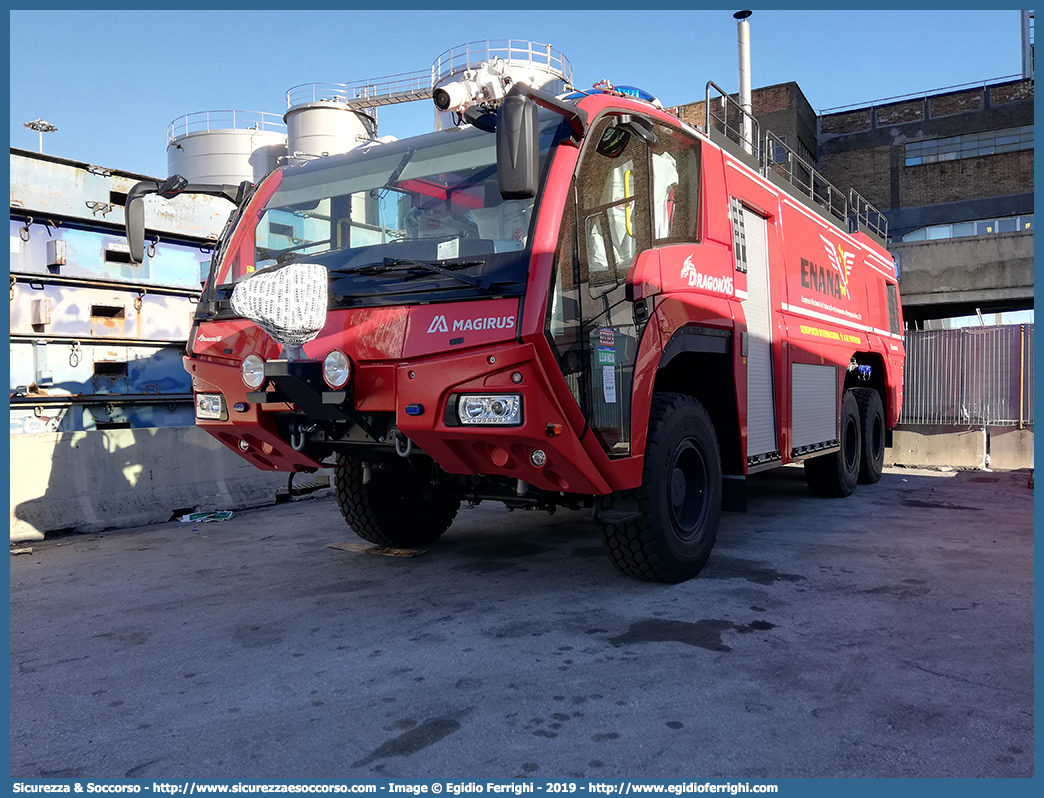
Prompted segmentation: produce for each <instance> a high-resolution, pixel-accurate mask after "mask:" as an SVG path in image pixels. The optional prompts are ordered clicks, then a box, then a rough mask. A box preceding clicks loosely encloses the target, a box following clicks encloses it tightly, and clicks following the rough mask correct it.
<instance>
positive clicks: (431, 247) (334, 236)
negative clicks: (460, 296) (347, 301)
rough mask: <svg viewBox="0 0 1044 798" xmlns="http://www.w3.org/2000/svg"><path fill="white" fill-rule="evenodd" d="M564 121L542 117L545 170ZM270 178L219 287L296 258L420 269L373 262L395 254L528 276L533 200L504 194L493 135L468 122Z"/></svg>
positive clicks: (342, 270)
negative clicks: (272, 186) (269, 186)
mask: <svg viewBox="0 0 1044 798" xmlns="http://www.w3.org/2000/svg"><path fill="white" fill-rule="evenodd" d="M561 122H562V120H561V117H558V116H549V117H548V118H546V119H543V118H542V119H541V123H540V163H541V174H543V169H544V166H545V164H546V160H547V156H548V153H549V152H550V149H551V147H552V145H553V144H554V143H555V142H556V140H557V135H558V131H559V129H560V128H561V127H562V124H561ZM268 179H269V180H278V185H277V187H276V189H275V191H274V192H273V193H272V195H271V196H270V197H269V198H268V200H267V202H266V203H265V204H264V207H263V208H262V210H261V212H260V214H259V215H257V216H256V217H255V216H253V214H251V215H250V217H244V218H243V220H242V221H241V222H240V225H243V224H251V223H254V227H253V231H252V232H253V235H245V236H240V237H237V238H238V243H237V245H236V251H234V252H228V253H227V255H226V258H225V259H224V260H226V262H225V263H224V264H221V265H218V264H215V267H216V268H217V269H219V270H220V279H219V280H217V283H218V284H225V285H228V284H230V283H235V282H238V281H239V280H242V279H244V278H246V277H248V276H250V275H251V274H252V273H253V272H255V271H257V270H259V269H263V268H265V267H268V266H274V265H277V264H281V263H288V262H290V261H294V260H308V261H310V262H318V263H322V264H323V265H325V266H326V267H327V268H328V269H330V271H331V272H336V273H337V274H338V275H340V274H351V273H353V271H354V270H356V269H360V270H361V271H360V272H358V277H357V279H358V280H363V279H364V277H366V276H369V277H370V279H371V280H372V279H373V277H374V275H377V274H380V275H381V279H382V280H383V281H385V282H387V281H394V280H396V279H398V280H402V279H408V278H409V276H410V275H411V274H412V272H405V273H401V272H396V271H395V270H387V271H386V272H381V271H380V270H376V269H365V267H367V266H372V265H379V264H384V263H385V262H386V261H388V260H389V259H390V260H395V261H401V260H403V259H410V260H415V261H425V262H439V263H443V264H445V265H446V266H447V267H448V268H451V269H452V268H458V269H461V270H462V271H463V272H464V273H467V272H469V271H470V272H474V273H475V274H481V275H483V276H485V277H488V278H492V279H494V280H499V279H501V278H503V277H504V276H505V275H504V274H502V272H504V271H505V269H507V270H508V271H515V270H516V269H515V268H513V265H515V264H519V263H522V264H523V265H522V272H521V279H522V281H523V282H524V279H525V277H524V275H525V265H524V261H525V258H524V257H523V255H524V253H525V252H526V248H527V242H528V240H529V234H530V225H531V223H532V221H533V217H534V212H533V209H534V204H535V203H534V200H508V201H505V200H503V199H502V198H501V196H500V192H499V189H498V185H497V154H496V136H495V135H493V134H491V133H487V132H483V131H481V130H477V129H475V128H470V127H468V128H462V129H455V130H449V131H443V132H439V133H432V134H428V135H424V136H419V137H416V138H412V139H406V140H403V141H397V142H393V143H389V144H373V145H369V146H365V147H362V148H359V149H357V150H354V151H352V152H350V153H347V154H344V155H336V156H329V157H323V158H317V159H315V160H312V161H309V162H308V163H306V164H302V165H300V166H294V167H290V168H285V169H283V170H282V171H281V173H277V174H274V175H272V176H270V177H269V178H268ZM261 190H263V187H262V189H261ZM251 217H252V218H251ZM255 219H256V222H255ZM243 232H247V231H243ZM454 261H456V262H454ZM404 274H405V277H404ZM432 274H433V273H432V272H429V274H428V276H429V277H431V275H432ZM508 277H509V278H510V277H511V275H508ZM515 277H518V275H515ZM447 282H448V284H455V285H456V286H457V287H459V286H460V281H453V280H448V281H447ZM375 289H376V286H370V287H369V289H368V290H366V291H365V292H364V293H373V291H374V290H375Z"/></svg>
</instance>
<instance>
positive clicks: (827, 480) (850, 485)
mask: <svg viewBox="0 0 1044 798" xmlns="http://www.w3.org/2000/svg"><path fill="white" fill-rule="evenodd" d="M840 421H841V423H840V438H839V442H840V444H841V448H840V449H839V450H838V451H836V452H831V453H830V454H824V455H820V456H819V457H813V458H812V459H811V460H806V461H805V482H807V483H808V487H809V489H810V490H811V491H812V492H813V493H815V494H816V495H817V496H835V497H838V498H843V497H845V496H850V495H851V494H852V491H854V490H855V488H856V482H857V481H858V479H859V465H860V462H861V460H862V451H863V447H862V436H861V435H860V432H859V430H860V425H859V406H858V405H857V403H856V399H855V397H854V396H853V395H852V391H850V390H849V391H845V392H844V394H842V396H841V418H840Z"/></svg>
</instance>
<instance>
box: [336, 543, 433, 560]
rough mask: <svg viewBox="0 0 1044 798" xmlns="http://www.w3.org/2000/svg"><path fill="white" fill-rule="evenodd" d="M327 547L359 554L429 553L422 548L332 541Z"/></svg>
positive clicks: (410, 555)
mask: <svg viewBox="0 0 1044 798" xmlns="http://www.w3.org/2000/svg"><path fill="white" fill-rule="evenodd" d="M327 548H331V549H340V550H341V551H353V552H358V553H359V554H380V555H382V556H384V557H419V556H420V555H422V554H426V553H427V552H425V551H423V550H422V549H394V548H390V547H388V546H371V545H367V544H365V543H330V544H329V545H328V546H327Z"/></svg>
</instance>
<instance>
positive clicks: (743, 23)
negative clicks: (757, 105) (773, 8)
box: [732, 11, 754, 152]
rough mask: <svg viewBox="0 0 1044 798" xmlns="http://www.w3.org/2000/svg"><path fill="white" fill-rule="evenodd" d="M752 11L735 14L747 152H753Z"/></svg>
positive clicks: (743, 132)
mask: <svg viewBox="0 0 1044 798" xmlns="http://www.w3.org/2000/svg"><path fill="white" fill-rule="evenodd" d="M751 13H752V12H750V11H737V12H736V13H735V14H733V15H732V16H733V18H734V19H735V20H736V35H737V37H738V38H739V101H740V108H741V109H743V113H742V114H741V116H740V138H741V140H742V142H743V149H744V151H745V152H753V149H754V148H753V142H752V140H751V135H752V134H751V124H750V117H751V115H752V111H751V104H750V23H749V22H747V18H748V17H749V16H750V15H751Z"/></svg>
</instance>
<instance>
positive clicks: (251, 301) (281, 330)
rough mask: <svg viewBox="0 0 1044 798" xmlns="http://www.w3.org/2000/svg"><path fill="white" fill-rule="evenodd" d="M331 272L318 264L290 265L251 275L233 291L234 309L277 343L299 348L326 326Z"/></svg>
mask: <svg viewBox="0 0 1044 798" xmlns="http://www.w3.org/2000/svg"><path fill="white" fill-rule="evenodd" d="M328 281H329V273H328V272H327V271H326V267H325V266H321V265H320V264H318V263H288V264H286V265H285V266H274V267H272V268H270V269H265V270H264V271H259V272H257V273H256V274H253V275H251V276H250V277H248V278H247V279H246V280H243V281H242V282H241V283H238V284H237V285H236V287H235V288H234V289H233V290H232V310H233V311H235V313H236V314H238V315H240V316H243V317H244V318H247V319H250V320H251V321H253V322H256V323H257V324H258V326H260V327H261V329H263V330H264V331H265V332H266V333H268V334H269V335H271V336H272V338H274V339H275V340H276V341H278V342H279V343H281V344H283V345H287V346H295V345H296V346H300V345H301V344H305V343H308V342H309V341H311V340H312V339H314V338H315V337H316V336H317V335H318V334H319V332H320V331H321V330H322V329H323V326H324V325H325V324H326V305H327V285H328Z"/></svg>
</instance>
